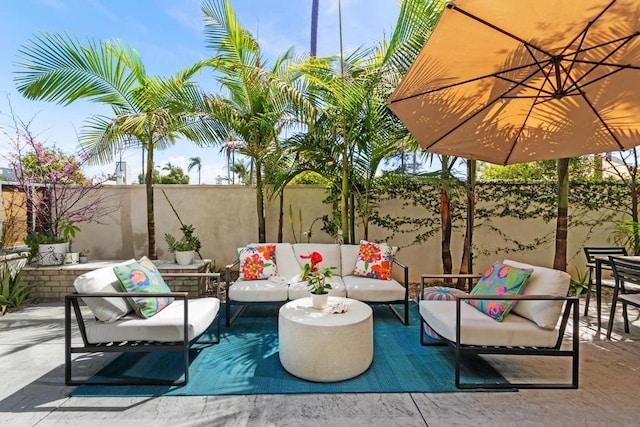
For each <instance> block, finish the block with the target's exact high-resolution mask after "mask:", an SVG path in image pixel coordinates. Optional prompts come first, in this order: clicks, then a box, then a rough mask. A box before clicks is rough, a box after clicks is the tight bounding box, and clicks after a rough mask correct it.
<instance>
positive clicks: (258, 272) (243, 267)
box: [238, 245, 278, 280]
mask: <svg viewBox="0 0 640 427" xmlns="http://www.w3.org/2000/svg"><path fill="white" fill-rule="evenodd" d="M238 258H239V259H240V278H241V279H243V280H257V279H267V278H269V277H271V276H277V275H278V271H277V269H276V245H260V246H247V247H245V248H239V249H238Z"/></svg>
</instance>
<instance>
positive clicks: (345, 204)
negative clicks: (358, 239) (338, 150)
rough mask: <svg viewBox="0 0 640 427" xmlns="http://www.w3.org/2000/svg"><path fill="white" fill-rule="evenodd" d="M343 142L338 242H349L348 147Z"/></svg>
mask: <svg viewBox="0 0 640 427" xmlns="http://www.w3.org/2000/svg"><path fill="white" fill-rule="evenodd" d="M343 143H344V151H343V154H342V191H341V193H342V194H341V195H340V214H341V218H340V219H341V224H340V226H341V227H342V237H343V241H342V242H340V243H344V244H349V243H350V242H349V230H350V228H349V200H348V194H349V149H348V144H347V143H346V141H345V142H343Z"/></svg>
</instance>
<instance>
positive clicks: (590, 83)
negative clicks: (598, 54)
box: [567, 67, 625, 95]
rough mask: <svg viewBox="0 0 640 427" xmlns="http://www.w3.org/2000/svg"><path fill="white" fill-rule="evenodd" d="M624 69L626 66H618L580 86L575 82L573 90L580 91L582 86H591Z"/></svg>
mask: <svg viewBox="0 0 640 427" xmlns="http://www.w3.org/2000/svg"><path fill="white" fill-rule="evenodd" d="M624 69H625V68H623V67H621V68H618V69H617V70H613V71H611V72H610V73H607V74H604V75H602V76H600V77H598V78H597V79H593V80H591V81H588V82H587V83H585V84H583V85H580V86H578V85H577V84H574V85H572V86H573V87H572V89H571V90H572V91H574V92H579V91H580V90H581V89H582V88H585V87H587V86H590V85H592V84H594V83H596V82H599V81H600V80H602V79H604V78H607V77H609V76H612V75H613V74H616V73H619V72H620V71H622V70H624ZM567 95H573V94H572V93H567Z"/></svg>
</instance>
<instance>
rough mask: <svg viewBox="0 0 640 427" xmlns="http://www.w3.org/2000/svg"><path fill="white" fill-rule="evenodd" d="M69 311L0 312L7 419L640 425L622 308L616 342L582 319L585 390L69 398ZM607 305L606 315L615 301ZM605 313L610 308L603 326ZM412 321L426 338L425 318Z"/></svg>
mask: <svg viewBox="0 0 640 427" xmlns="http://www.w3.org/2000/svg"><path fill="white" fill-rule="evenodd" d="M581 303H582V302H581ZM63 312H64V310H63V307H62V305H61V304H54V305H52V304H47V305H44V304H41V305H35V306H31V307H27V308H25V309H23V310H20V311H18V312H14V313H10V314H8V315H5V316H3V317H0V368H1V371H0V372H2V381H1V382H0V425H7V426H62V425H64V426H76V425H86V426H102V425H104V426H116V425H125V424H128V425H133V424H142V423H144V425H171V426H182V425H184V426H187V425H188V426H192V425H203V426H350V427H353V426H396V425H397V426H449V425H474V426H483V425H491V426H496V425H510V426H511V425H518V426H528V425H531V426H539V425H544V426H556V425H557V426H564V425H585V426H614V425H615V426H622V425H639V424H640V405H638V402H637V392H638V390H640V380H639V378H640V375H638V373H639V371H640V344H639V342H640V320H638V312H637V311H636V310H633V309H630V318H632V319H633V320H634V323H633V325H632V328H631V333H630V334H623V328H622V321H621V319H622V316H621V315H619V316H617V317H616V320H618V321H617V322H616V325H615V327H614V335H613V336H612V340H611V341H608V340H606V339H605V337H604V332H605V331H604V330H603V331H600V332H598V331H597V328H596V326H595V316H594V314H595V310H593V311H592V313H590V316H588V317H581V325H580V333H581V336H580V341H581V346H580V351H581V354H580V388H579V389H578V390H521V391H519V392H506V393H485V392H470V393H466V392H465V393H441V394H430V393H398V394H340V395H336V394H322V395H257V396H256V395H254V396H209V397H146V398H120V397H118V398H78V397H68V393H69V392H70V391H71V389H72V388H71V387H66V386H64V324H63V317H64V315H63ZM603 313H608V310H607V308H605V309H604V310H603ZM607 318H608V315H606V314H604V315H603V325H606V321H607ZM411 327H413V328H415V329H416V340H417V339H419V338H418V325H413V326H411ZM605 328H606V326H605ZM452 357H453V354H452ZM109 360H111V355H110V356H109V357H104V358H102V357H97V358H91V364H92V366H90V367H89V369H92V370H97V369H99V367H100V366H101V365H103V364H105V363H108V362H109ZM490 361H491V363H492V364H494V365H495V366H497V367H498V369H499V370H500V372H501V373H502V374H503V375H505V376H506V377H507V378H511V377H519V378H529V377H533V378H535V377H541V376H543V377H545V378H549V377H552V378H553V377H555V376H559V377H560V378H568V374H567V372H568V370H569V362H568V360H567V361H554V360H550V358H543V357H534V358H519V359H517V361H514V359H513V358H510V359H504V358H502V357H498V356H495V357H492V358H491V359H490ZM565 362H566V363H565ZM425 369H429V367H428V366H425ZM452 381H453V379H452Z"/></svg>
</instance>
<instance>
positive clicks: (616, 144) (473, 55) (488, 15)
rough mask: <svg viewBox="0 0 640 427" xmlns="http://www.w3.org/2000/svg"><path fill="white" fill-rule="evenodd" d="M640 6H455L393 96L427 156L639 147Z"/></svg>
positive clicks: (510, 157)
mask: <svg viewBox="0 0 640 427" xmlns="http://www.w3.org/2000/svg"><path fill="white" fill-rule="evenodd" d="M639 31H640V1H637V0H580V1H577V0H500V1H496V0H456V1H455V2H451V3H449V4H448V5H447V7H446V8H445V10H444V12H443V14H442V16H441V17H440V20H439V21H438V24H437V26H436V28H435V30H434V32H433V33H432V35H431V37H430V38H429V40H428V41H427V43H426V44H425V46H424V47H423V48H422V51H421V52H420V53H419V55H418V57H417V58H416V60H415V62H414V63H413V65H412V66H411V68H410V69H409V71H408V72H407V74H406V76H405V77H404V78H403V80H402V81H401V83H400V85H399V86H398V87H397V88H396V90H395V92H394V93H393V95H392V96H391V97H390V98H389V100H388V104H389V107H390V108H391V109H392V110H393V112H394V113H395V114H396V115H397V116H398V117H399V118H400V119H401V120H402V121H403V122H404V124H405V125H406V126H407V128H408V129H409V131H410V132H411V133H412V134H413V136H414V137H415V138H416V139H417V141H418V142H419V143H420V145H422V146H423V147H424V148H425V149H426V150H427V151H429V152H434V153H438V154H445V155H451V156H460V157H464V158H468V159H478V160H483V161H487V162H491V163H497V164H511V163H520V162H529V161H534V160H548V159H558V158H566V157H574V156H578V155H583V154H590V153H603V152H609V151H621V150H625V149H628V148H631V147H634V146H636V145H638V144H640V72H639V69H640V39H639V37H638V35H639Z"/></svg>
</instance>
